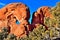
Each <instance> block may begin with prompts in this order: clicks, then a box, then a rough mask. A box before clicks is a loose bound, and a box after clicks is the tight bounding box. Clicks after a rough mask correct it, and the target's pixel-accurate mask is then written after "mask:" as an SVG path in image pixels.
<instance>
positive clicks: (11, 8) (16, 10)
mask: <svg viewBox="0 0 60 40" xmlns="http://www.w3.org/2000/svg"><path fill="white" fill-rule="evenodd" d="M29 17H30V11H29V8H28V7H27V6H26V5H25V4H22V3H11V4H8V5H7V6H5V7H3V8H1V9H0V28H2V27H8V28H9V30H10V31H9V33H11V34H14V35H16V36H17V37H23V36H25V35H28V33H29V31H32V30H33V29H34V28H37V26H38V25H39V24H42V25H43V26H45V27H46V29H48V28H47V26H46V25H45V24H44V17H50V18H53V15H51V13H50V12H49V7H47V6H44V7H41V8H39V9H38V10H37V11H36V12H34V13H33V17H32V24H29V22H28V20H29ZM16 21H19V22H20V23H19V24H16Z"/></svg>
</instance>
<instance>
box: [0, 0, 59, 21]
mask: <svg viewBox="0 0 60 40" xmlns="http://www.w3.org/2000/svg"><path fill="white" fill-rule="evenodd" d="M12 2H22V3H24V4H26V5H27V6H28V7H29V9H30V14H31V17H30V21H31V19H32V14H33V12H34V11H36V10H37V9H38V8H39V7H41V6H50V7H53V6H55V5H56V3H57V2H60V0H0V8H2V7H4V6H5V5H7V4H9V3H12Z"/></svg>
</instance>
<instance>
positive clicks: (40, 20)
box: [32, 6, 53, 29]
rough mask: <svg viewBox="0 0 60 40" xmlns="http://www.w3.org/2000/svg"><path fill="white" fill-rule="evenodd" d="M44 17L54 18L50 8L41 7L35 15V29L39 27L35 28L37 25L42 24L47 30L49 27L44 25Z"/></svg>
mask: <svg viewBox="0 0 60 40" xmlns="http://www.w3.org/2000/svg"><path fill="white" fill-rule="evenodd" d="M44 17H49V18H53V15H52V14H51V13H50V11H49V7H47V6H44V7H41V8H39V9H38V10H37V11H36V12H34V13H33V19H32V25H33V27H34V28H36V27H37V26H35V25H36V24H42V25H43V26H45V27H46V29H47V26H46V25H45V24H44Z"/></svg>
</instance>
